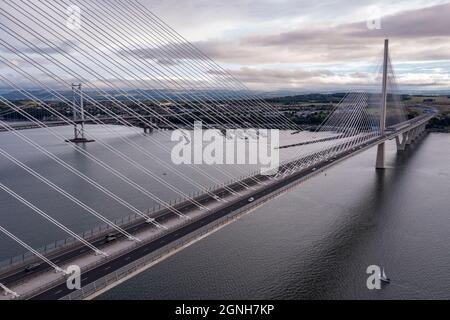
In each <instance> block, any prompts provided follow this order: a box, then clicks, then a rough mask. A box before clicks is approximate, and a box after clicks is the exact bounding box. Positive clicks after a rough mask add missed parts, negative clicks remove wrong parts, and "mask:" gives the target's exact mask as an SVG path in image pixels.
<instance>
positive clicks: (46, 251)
mask: <svg viewBox="0 0 450 320" xmlns="http://www.w3.org/2000/svg"><path fill="white" fill-rule="evenodd" d="M256 174H257V172H256V171H255V172H252V173H250V174H249V175H247V176H242V177H237V178H236V179H234V180H231V181H229V182H225V183H223V184H221V185H215V186H211V187H210V188H208V189H205V190H204V191H199V192H196V193H193V194H189V198H190V197H195V198H196V197H203V196H206V195H207V194H208V193H212V192H217V191H219V190H221V189H223V188H224V187H225V186H227V185H231V184H233V183H236V182H237V181H241V180H244V179H247V178H250V177H252V176H255V175H256ZM187 200H188V198H181V197H179V198H176V199H175V200H170V201H169V204H170V205H179V204H181V203H183V202H185V201H187ZM161 210H162V207H161V206H160V205H158V206H154V207H153V208H151V209H148V210H147V211H146V212H145V214H146V215H148V216H150V217H152V216H154V215H157V214H158V213H159V212H160V211H161ZM143 220H144V218H142V217H141V216H139V215H137V214H132V215H128V216H124V217H122V218H118V219H115V220H114V221H113V222H114V224H116V225H117V226H119V227H121V228H127V227H129V226H132V225H133V224H134V223H138V222H142V221H143ZM113 231H115V230H114V229H113V228H112V227H111V226H109V225H107V224H104V225H100V226H97V227H94V228H92V229H90V230H88V231H85V232H82V233H79V234H78V235H79V236H80V237H82V238H83V239H85V240H87V241H90V240H93V239H95V238H98V237H100V236H101V235H106V234H108V233H110V232H113ZM82 245H83V244H82V243H80V242H79V241H78V240H77V239H76V238H74V237H68V238H66V239H62V240H57V241H55V242H53V243H50V244H47V245H45V246H43V247H41V248H38V249H35V250H36V251H37V252H39V253H40V254H42V255H44V256H46V257H52V256H54V255H56V254H58V253H60V252H63V251H65V250H69V249H72V248H75V247H77V246H82ZM37 262H40V259H39V258H37V257H36V256H35V255H33V254H32V253H30V252H26V253H23V254H21V255H17V256H14V257H11V258H9V259H7V260H4V261H1V262H0V275H3V274H7V273H8V272H10V271H12V270H16V269H18V268H21V267H26V266H28V265H30V264H32V263H37Z"/></svg>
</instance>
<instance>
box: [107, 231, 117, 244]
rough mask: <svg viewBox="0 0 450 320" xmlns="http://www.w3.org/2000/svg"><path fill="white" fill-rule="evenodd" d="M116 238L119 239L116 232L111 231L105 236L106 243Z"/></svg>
mask: <svg viewBox="0 0 450 320" xmlns="http://www.w3.org/2000/svg"><path fill="white" fill-rule="evenodd" d="M115 240H117V236H116V235H115V234H112V233H110V234H108V235H106V236H105V242H106V243H110V242H113V241H115Z"/></svg>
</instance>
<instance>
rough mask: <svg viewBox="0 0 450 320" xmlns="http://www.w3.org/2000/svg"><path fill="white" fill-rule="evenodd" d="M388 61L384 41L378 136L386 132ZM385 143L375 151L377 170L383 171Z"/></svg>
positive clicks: (386, 44)
mask: <svg viewBox="0 0 450 320" xmlns="http://www.w3.org/2000/svg"><path fill="white" fill-rule="evenodd" d="M388 60H389V40H388V39H385V40H384V59H383V83H382V88H381V93H382V97H381V106H380V107H381V111H380V135H381V136H384V135H385V131H386V107H387V106H386V104H387V73H388ZM384 154H385V143H384V142H383V143H380V144H379V145H378V150H377V163H376V168H377V169H384Z"/></svg>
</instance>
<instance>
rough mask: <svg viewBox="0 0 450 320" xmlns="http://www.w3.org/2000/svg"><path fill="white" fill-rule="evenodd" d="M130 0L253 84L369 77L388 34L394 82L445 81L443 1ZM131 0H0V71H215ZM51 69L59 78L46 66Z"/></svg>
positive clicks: (145, 78) (347, 81)
mask: <svg viewBox="0 0 450 320" xmlns="http://www.w3.org/2000/svg"><path fill="white" fill-rule="evenodd" d="M139 1H140V2H141V3H142V4H143V5H144V6H145V7H146V8H148V9H149V10H151V12H153V13H154V14H156V15H157V16H158V17H160V18H161V19H162V20H163V21H165V22H166V23H167V24H169V25H170V26H172V27H173V28H174V29H175V30H177V31H178V32H179V33H180V34H181V35H182V36H184V37H185V38H186V39H188V40H189V41H191V42H192V43H193V44H194V45H195V46H197V47H198V48H199V49H201V50H202V51H203V52H204V53H206V54H207V55H208V56H209V57H210V58H212V59H213V60H214V61H216V62H217V63H218V64H220V65H221V66H222V67H223V68H224V69H226V70H229V71H231V73H232V74H233V75H234V76H235V77H236V78H237V79H239V80H240V81H242V82H244V83H245V84H246V85H247V86H248V87H249V88H251V89H255V90H261V91H277V90H292V91H296V92H302V91H336V90H339V91H350V90H351V89H352V88H355V87H358V86H361V85H366V84H373V83H374V81H375V80H376V77H375V76H374V75H375V74H376V71H377V70H379V69H378V67H379V64H380V63H381V61H382V50H383V40H384V38H386V37H388V38H389V39H390V50H391V52H390V55H391V59H392V64H393V66H394V68H395V71H396V75H397V80H398V83H399V86H400V88H401V89H403V90H420V91H424V90H427V91H428V90H450V75H449V71H450V19H449V17H450V3H448V2H446V1H441V0H426V1H425V0H397V1H392V0H391V1H388V0H381V1H369V0H321V1H311V0H308V1H304V0H227V1H223V0H183V1H180V0H139ZM135 4H136V2H135V0H98V1H92V0H27V1H22V0H10V1H0V29H1V30H0V32H1V33H0V34H1V36H0V40H1V41H0V77H1V75H4V76H5V77H6V78H7V79H9V80H11V81H13V82H14V83H17V84H23V85H27V86H32V85H35V84H36V81H34V82H33V81H30V80H29V79H28V78H26V77H25V76H24V75H23V74H19V73H18V72H17V68H22V70H25V71H27V72H29V74H31V75H32V76H34V77H36V78H37V79H38V80H39V81H42V82H45V83H49V84H52V85H59V86H60V87H62V88H67V87H70V85H69V84H70V83H71V82H75V81H79V82H83V83H89V82H91V86H92V87H94V86H97V85H98V86H103V87H107V86H108V87H111V86H118V87H136V86H139V87H146V88H151V87H152V86H170V85H173V83H172V82H173V81H178V84H179V83H182V82H183V81H184V80H183V79H185V78H184V76H185V75H186V74H184V73H185V72H186V68H187V66H188V65H191V63H196V64H202V65H203V67H204V69H201V70H198V71H199V72H202V73H204V74H205V75H202V77H198V78H197V79H195V80H196V81H197V82H195V83H193V86H194V87H197V88H203V87H206V86H208V85H209V82H208V81H209V79H213V80H214V81H216V82H220V79H221V77H222V76H223V75H221V74H220V73H218V70H217V69H216V70H213V69H209V66H208V65H206V64H205V63H202V60H201V59H198V57H196V56H193V55H191V54H190V53H189V50H186V48H185V47H183V44H180V42H176V41H175V42H173V41H172V42H169V43H167V42H166V41H165V39H162V40H164V41H159V40H158V39H156V38H157V37H158V35H157V34H155V32H154V31H153V29H151V28H154V25H155V24H154V23H153V22H151V23H153V25H146V24H149V23H150V22H149V21H150V19H149V18H147V17H146V16H145V15H143V14H142V12H141V13H139V12H138V11H137V7H133V6H134V5H135ZM72 6H78V7H80V8H81V22H80V28H79V29H76V30H74V29H72V28H69V27H68V22H70V21H71V18H70V17H71V11H70V10H68V8H70V7H72ZM149 30H151V31H149ZM164 33H165V31H164ZM16 49H17V50H18V51H19V52H20V55H19V54H18V53H17V52H15V51H14V50H16ZM36 49H37V51H36ZM61 51H63V54H61ZM169 53H170V54H169ZM64 54H66V55H69V56H70V57H69V58H68V57H67V56H65V55H64ZM45 55H47V56H45ZM136 57H139V59H138V60H139V61H138V60H136ZM28 59H33V61H34V62H35V63H36V64H37V65H36V66H34V65H32V63H30V60H28ZM196 60H197V61H196ZM98 61H100V63H101V64H102V65H101V66H99V63H98ZM80 63H82V64H84V65H85V67H87V68H85V67H82V66H80V65H79V64H80ZM117 64H120V65H121V66H120V67H118V65H117ZM42 67H43V68H45V69H43V68H42ZM65 67H66V69H64V68H65ZM183 68H185V69H183ZM86 70H89V71H86ZM161 70H162V72H163V73H166V72H167V77H165V75H166V74H164V75H162V74H161ZM49 71H50V72H54V74H56V75H58V77H59V78H58V79H54V77H53V78H52V77H51V76H49V73H48V72H49ZM74 72H75V73H76V74H74ZM130 72H132V74H130ZM94 73H95V74H94ZM186 73H187V72H186ZM206 80H208V81H206ZM108 81H109V83H108V84H106V82H108ZM178 84H177V85H178ZM8 86H10V84H8V83H7V80H3V81H0V88H3V87H8ZM173 86H174V85H173ZM186 88H187V87H186V86H185V87H184V89H186Z"/></svg>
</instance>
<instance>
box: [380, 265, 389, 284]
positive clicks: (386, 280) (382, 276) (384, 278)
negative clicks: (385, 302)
mask: <svg viewBox="0 0 450 320" xmlns="http://www.w3.org/2000/svg"><path fill="white" fill-rule="evenodd" d="M380 280H381V281H382V282H384V283H391V279H389V278H388V277H387V276H386V273H385V272H384V268H383V272H382V274H380Z"/></svg>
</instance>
